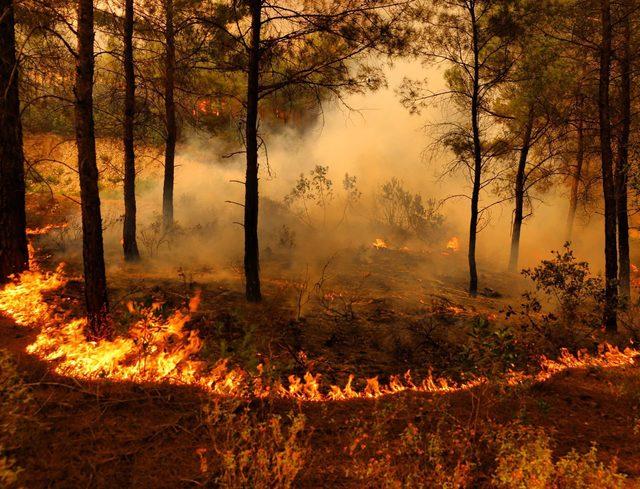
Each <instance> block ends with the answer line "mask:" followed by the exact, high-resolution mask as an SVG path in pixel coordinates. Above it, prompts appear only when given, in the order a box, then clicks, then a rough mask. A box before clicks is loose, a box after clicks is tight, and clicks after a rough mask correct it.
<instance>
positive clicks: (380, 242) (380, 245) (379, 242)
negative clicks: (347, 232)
mask: <svg viewBox="0 0 640 489" xmlns="http://www.w3.org/2000/svg"><path fill="white" fill-rule="evenodd" d="M372 245H373V247H374V248H375V249H376V250H386V249H387V248H389V245H388V244H387V243H386V242H385V240H384V239H382V238H376V240H375V241H374V242H373V243H372Z"/></svg>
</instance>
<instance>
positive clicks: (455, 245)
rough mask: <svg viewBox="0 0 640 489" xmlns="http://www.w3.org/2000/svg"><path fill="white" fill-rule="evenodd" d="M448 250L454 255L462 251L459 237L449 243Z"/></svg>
mask: <svg viewBox="0 0 640 489" xmlns="http://www.w3.org/2000/svg"><path fill="white" fill-rule="evenodd" d="M447 250H448V251H452V252H454V253H455V252H457V251H460V239H458V237H457V236H454V237H452V238H451V239H450V240H449V241H447Z"/></svg>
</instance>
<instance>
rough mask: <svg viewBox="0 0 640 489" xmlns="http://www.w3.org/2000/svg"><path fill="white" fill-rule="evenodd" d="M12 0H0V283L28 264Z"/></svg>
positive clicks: (27, 266) (26, 267) (25, 267)
mask: <svg viewBox="0 0 640 489" xmlns="http://www.w3.org/2000/svg"><path fill="white" fill-rule="evenodd" d="M14 22H15V21H14V12H13V2H12V0H0V283H3V282H5V281H6V280H7V278H8V277H9V276H10V275H12V274H15V273H20V272H22V271H24V270H26V269H28V268H29V252H28V249H27V232H26V215H25V183H24V156H23V153H22V151H23V150H22V124H21V121H20V98H19V93H18V63H17V61H16V42H15V30H14Z"/></svg>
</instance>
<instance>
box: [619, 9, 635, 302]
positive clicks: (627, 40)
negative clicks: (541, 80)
mask: <svg viewBox="0 0 640 489" xmlns="http://www.w3.org/2000/svg"><path fill="white" fill-rule="evenodd" d="M625 14H626V16H625V18H624V20H623V36H622V37H623V38H622V55H621V56H620V106H621V107H620V114H621V120H620V133H619V137H618V158H617V160H616V200H617V202H616V203H617V206H616V212H617V218H618V259H619V267H620V269H619V272H618V273H619V275H618V281H619V285H620V298H621V301H622V303H623V304H627V303H628V302H629V299H630V297H631V259H630V257H629V209H628V202H627V200H628V199H627V187H628V178H629V135H630V133H631V90H632V83H631V76H632V75H631V17H630V15H631V14H630V13H629V12H626V13H625Z"/></svg>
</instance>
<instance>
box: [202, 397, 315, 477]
mask: <svg viewBox="0 0 640 489" xmlns="http://www.w3.org/2000/svg"><path fill="white" fill-rule="evenodd" d="M237 411H238V406H237V405H236V406H235V409H234V406H233V405H231V406H230V405H228V404H225V405H223V404H220V403H214V404H212V405H208V406H206V407H205V409H204V425H205V426H206V428H207V429H208V430H209V435H210V439H211V448H210V449H207V450H203V451H201V452H200V456H201V469H202V472H204V473H205V474H206V476H207V477H208V479H209V480H208V481H207V482H213V483H215V484H216V487H224V488H244V487H252V488H255V489H261V488H265V489H266V488H272V487H279V488H280V487H281V488H284V489H286V488H290V487H293V484H294V482H295V481H296V478H297V477H298V474H299V473H300V471H301V470H302V469H303V467H304V462H305V459H306V457H307V454H308V453H309V436H308V433H307V432H306V431H305V426H306V420H305V417H304V416H303V415H301V414H298V415H294V414H290V415H289V416H288V417H287V418H282V417H281V416H278V415H269V416H267V417H266V419H264V420H262V419H259V418H258V415H257V414H256V413H252V412H250V411H249V410H248V409H246V410H243V411H241V412H240V414H236V413H237Z"/></svg>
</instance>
